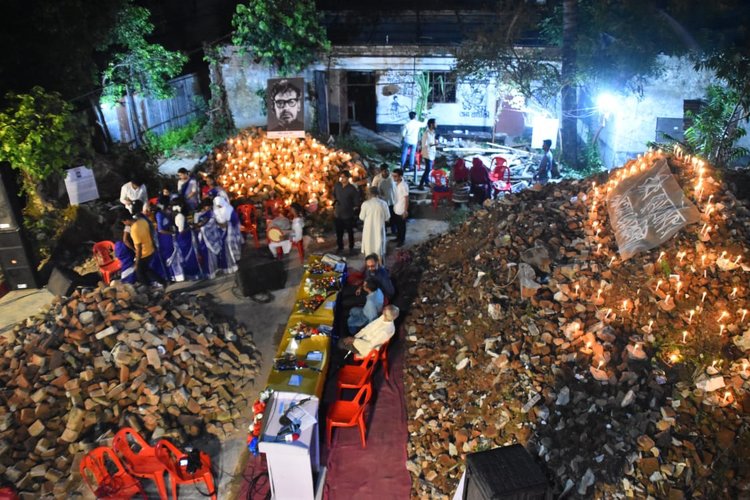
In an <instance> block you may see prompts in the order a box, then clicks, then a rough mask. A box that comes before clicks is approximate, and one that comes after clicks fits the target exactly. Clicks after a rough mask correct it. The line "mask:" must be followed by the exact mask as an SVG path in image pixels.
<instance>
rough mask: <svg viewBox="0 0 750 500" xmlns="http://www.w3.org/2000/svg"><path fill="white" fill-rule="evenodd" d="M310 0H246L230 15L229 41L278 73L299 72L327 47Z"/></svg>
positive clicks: (322, 29)
mask: <svg viewBox="0 0 750 500" xmlns="http://www.w3.org/2000/svg"><path fill="white" fill-rule="evenodd" d="M320 21H321V17H320V14H319V13H318V11H317V10H315V2H314V1H313V0H249V1H248V3H247V5H244V4H238V5H237V10H236V12H235V14H234V17H233V18H232V26H234V29H235V31H234V34H233V36H232V43H234V44H235V45H236V46H238V47H239V48H240V50H242V51H249V52H250V53H251V54H252V55H253V56H254V57H255V59H256V61H258V62H262V63H264V64H268V65H272V66H276V67H277V68H278V70H279V72H280V73H281V74H282V75H286V74H293V73H297V72H299V71H300V70H301V69H302V68H304V67H305V66H307V65H309V64H310V63H312V62H313V61H315V60H316V59H317V58H318V57H319V55H320V53H326V52H328V51H329V50H330V49H331V43H330V42H329V41H328V37H327V35H326V31H325V28H324V27H323V26H322V25H321V22H320Z"/></svg>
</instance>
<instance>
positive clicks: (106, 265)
mask: <svg viewBox="0 0 750 500" xmlns="http://www.w3.org/2000/svg"><path fill="white" fill-rule="evenodd" d="M92 251H93V253H94V258H95V259H96V263H97V264H98V265H99V273H101V275H102V279H103V280H104V282H105V283H106V284H108V285H109V282H110V280H111V279H112V275H113V274H115V273H117V272H119V271H120V268H121V267H122V263H121V262H120V260H119V259H118V258H117V257H115V244H114V243H113V242H111V241H100V242H98V243H94V248H93V250H92Z"/></svg>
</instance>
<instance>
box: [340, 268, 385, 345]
mask: <svg viewBox="0 0 750 500" xmlns="http://www.w3.org/2000/svg"><path fill="white" fill-rule="evenodd" d="M358 278H359V280H358V281H360V283H358V284H347V285H346V286H345V287H344V289H343V290H342V291H341V301H340V302H339V304H340V307H341V308H342V314H341V318H345V319H346V325H345V327H344V325H343V324H341V325H340V326H341V328H340V331H341V332H343V333H344V334H343V335H342V336H341V340H340V341H339V344H338V346H339V348H340V349H342V350H344V351H348V352H353V353H356V354H358V355H360V356H366V355H367V354H368V353H369V352H370V351H372V350H373V349H379V348H380V346H382V345H383V344H384V343H385V342H387V341H388V340H389V339H390V338H391V337H392V336H393V334H394V333H395V331H396V328H395V325H394V321H395V320H396V318H398V315H399V309H398V307H396V306H395V305H393V304H390V303H387V302H389V301H391V300H393V297H394V295H395V292H396V290H395V288H394V286H393V282H392V281H391V277H390V274H389V273H388V270H387V269H386V268H385V267H384V266H383V265H381V262H380V259H379V258H378V256H377V255H376V254H370V255H367V256H366V257H365V269H364V272H363V273H362V275H361V276H359V277H358ZM345 334H348V336H347V335H345Z"/></svg>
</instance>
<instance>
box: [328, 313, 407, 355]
mask: <svg viewBox="0 0 750 500" xmlns="http://www.w3.org/2000/svg"><path fill="white" fill-rule="evenodd" d="M398 314H399V310H398V307H396V306H394V305H392V304H391V305H387V306H385V307H384V308H383V314H381V315H380V317H379V318H377V319H375V320H374V321H372V322H371V323H369V324H368V325H367V326H365V327H364V328H363V329H361V330H360V331H359V332H357V334H356V335H355V336H354V337H346V338H343V339H341V340H340V341H339V347H340V348H341V349H344V350H347V351H350V352H354V353H356V354H358V355H359V356H367V355H368V354H370V351H372V350H373V349H380V346H382V345H383V344H385V343H386V342H387V341H388V340H389V339H390V338H391V337H393V334H394V333H396V325H395V324H394V323H393V322H394V321H396V318H398Z"/></svg>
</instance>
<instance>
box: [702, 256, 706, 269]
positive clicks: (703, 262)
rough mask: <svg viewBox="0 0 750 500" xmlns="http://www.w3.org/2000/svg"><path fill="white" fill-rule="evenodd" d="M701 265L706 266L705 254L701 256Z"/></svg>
mask: <svg viewBox="0 0 750 500" xmlns="http://www.w3.org/2000/svg"><path fill="white" fill-rule="evenodd" d="M701 266H703V267H706V256H705V255H703V256H702V257H701Z"/></svg>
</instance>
